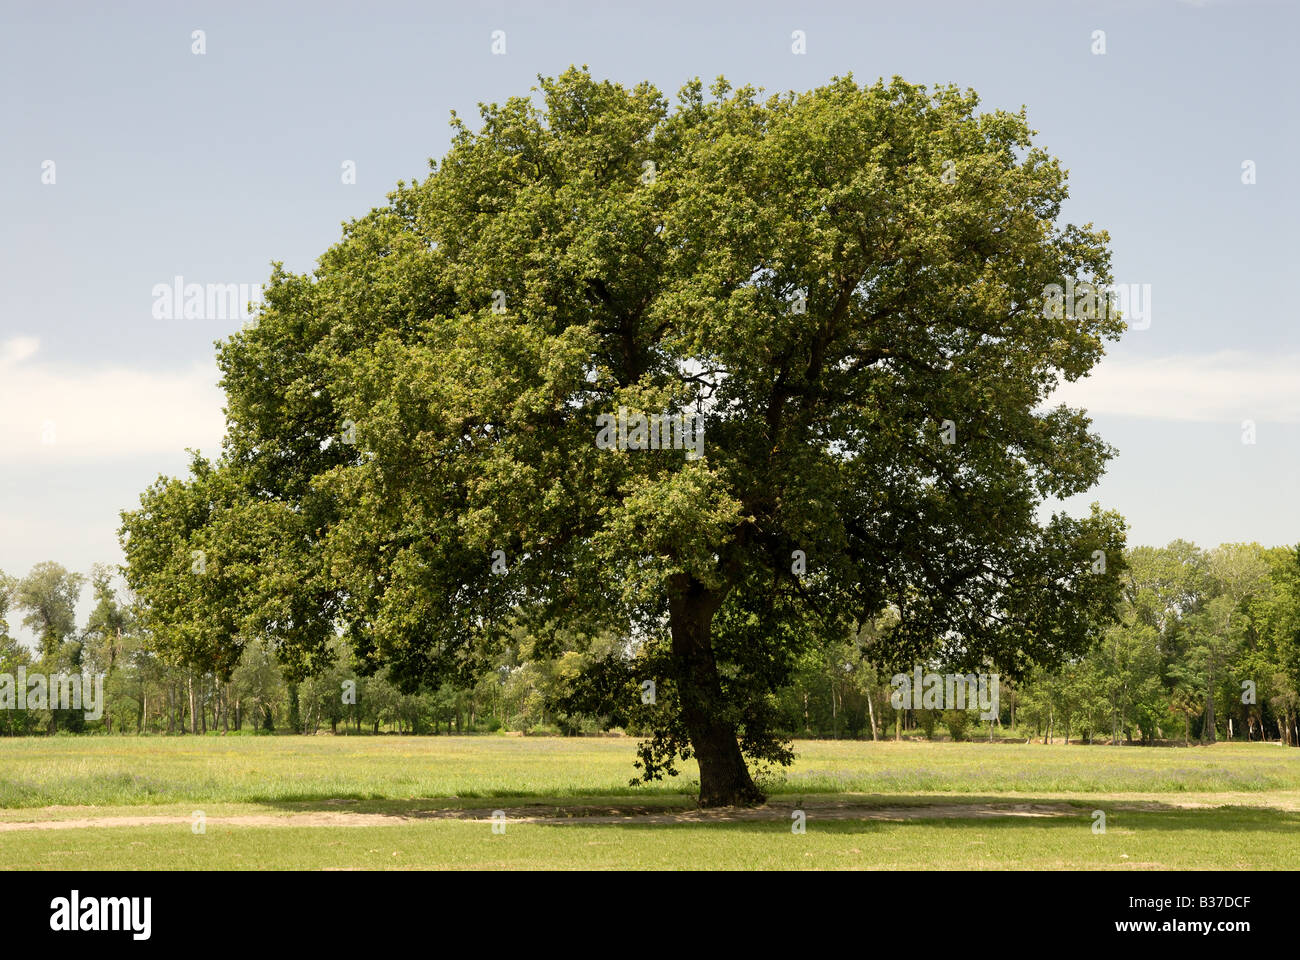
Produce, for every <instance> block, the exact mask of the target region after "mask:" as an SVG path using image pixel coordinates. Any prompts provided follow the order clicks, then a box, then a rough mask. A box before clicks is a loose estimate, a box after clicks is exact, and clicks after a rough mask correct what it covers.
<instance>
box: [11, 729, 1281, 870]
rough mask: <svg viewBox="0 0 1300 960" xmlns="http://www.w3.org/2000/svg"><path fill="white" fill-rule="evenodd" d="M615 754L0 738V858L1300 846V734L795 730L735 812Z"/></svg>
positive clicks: (551, 743) (800, 862)
mask: <svg viewBox="0 0 1300 960" xmlns="http://www.w3.org/2000/svg"><path fill="white" fill-rule="evenodd" d="M634 752H635V744H634V741H632V740H625V739H562V738H520V737H486V736H485V737H225V738H222V737H175V738H161V737H155V738H134V737H83V738H74V737H56V738H26V739H24V738H18V739H0V867H7V868H18V869H32V868H36V869H42V868H44V869H144V868H157V867H166V868H176V869H190V868H194V869H222V868H229V869H248V868H258V869H277V868H305V869H335V868H337V869H345V868H354V869H376V868H393V869H409V868H444V869H460V868H511V867H516V868H518V867H527V868H558V869H567V868H575V869H580V868H598V869H599V868H627V867H638V868H651V869H657V868H698V867H711V868H729V869H736V868H741V869H743V868H763V869H767V868H783V869H808V868H811V869H841V868H849V869H853V868H868V869H891V868H916V869H931V868H934V869H942V868H974V869H1003V868H1012V869H1014V868H1072V869H1121V870H1122V869H1160V868H1169V869H1208V868H1222V869H1252V870H1253V869H1270V868H1273V869H1277V868H1285V869H1295V868H1297V867H1300V751H1297V750H1290V749H1287V748H1284V747H1281V746H1277V745H1273V744H1220V745H1217V746H1214V747H1191V748H1138V747H1101V746H1096V747H1086V746H1080V745H1075V746H1070V747H1062V746H1051V747H1047V746H1043V745H1042V744H1035V745H1023V744H1014V745H1013V744H987V743H978V742H977V743H965V744H963V743H915V742H904V743H893V742H882V743H864V742H848V741H838V742H830V741H801V742H798V743H796V753H797V754H798V761H797V762H796V764H795V765H794V766H793V767H792V768H790V769H789V770H787V771H785V772H784V773H783V774H782V775H781V776H780V777H778V778H773V779H771V780H770V781H769V782H768V783H767V787H768V789H769V791H770V795H771V803H770V805H769V807H768V808H767V809H764V810H760V811H757V812H752V813H749V814H745V817H746V819H744V820H728V819H725V818H722V817H717V816H715V815H714V814H712V813H709V814H700V813H698V812H696V811H694V810H693V809H692V808H693V804H692V801H691V798H690V796H689V790H690V789H691V778H692V777H693V775H694V770H693V768H691V767H689V766H688V767H687V768H686V769H684V770H683V776H682V777H681V778H678V779H677V780H676V781H669V782H668V783H666V784H656V785H654V786H652V787H631V786H629V785H628V780H629V779H630V777H631V775H632V773H633V770H632V767H631V762H632V759H633V758H634ZM495 809H501V810H504V811H505V813H506V816H507V818H508V819H507V823H506V828H505V832H504V833H494V832H493V829H492V824H491V821H490V815H491V811H493V810H495ZM795 809H801V810H803V811H804V812H805V815H806V817H807V829H806V832H805V833H803V834H794V833H792V831H791V819H790V813H791V811H792V810H795ZM195 810H202V811H203V813H204V816H205V817H206V818H207V822H206V824H205V830H204V832H203V833H201V834H199V833H194V832H193V831H192V830H191V818H192V814H193V812H194V811H195ZM1094 810H1103V811H1104V812H1105V813H1106V831H1105V833H1104V834H1098V833H1094V832H1093V829H1092V824H1093V818H1092V812H1093V811H1094ZM112 817H117V818H121V817H126V818H130V820H129V822H126V823H124V824H122V825H105V822H104V818H112ZM142 818H147V819H142ZM539 818H540V819H539ZM54 821H65V822H64V823H63V824H62V825H60V824H58V823H55V822H54ZM91 821H100V822H98V823H92V822H91ZM74 822H75V825H73V826H69V824H70V823H74ZM108 822H109V823H112V822H113V821H108ZM37 824H40V825H41V826H40V827H39V828H36V825H37ZM20 825H21V827H22V828H21V829H18V827H19V826H20ZM60 826H61V828H59V829H53V827H60Z"/></svg>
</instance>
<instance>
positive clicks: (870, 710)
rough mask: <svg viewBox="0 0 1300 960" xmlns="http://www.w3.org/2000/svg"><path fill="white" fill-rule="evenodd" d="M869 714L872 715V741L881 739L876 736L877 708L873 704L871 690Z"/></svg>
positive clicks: (868, 706) (869, 694) (868, 693)
mask: <svg viewBox="0 0 1300 960" xmlns="http://www.w3.org/2000/svg"><path fill="white" fill-rule="evenodd" d="M867 715H868V716H869V717H871V739H872V741H876V740H879V739H880V738H879V737H877V736H876V708H875V707H873V706H872V705H871V691H870V690H868V691H867Z"/></svg>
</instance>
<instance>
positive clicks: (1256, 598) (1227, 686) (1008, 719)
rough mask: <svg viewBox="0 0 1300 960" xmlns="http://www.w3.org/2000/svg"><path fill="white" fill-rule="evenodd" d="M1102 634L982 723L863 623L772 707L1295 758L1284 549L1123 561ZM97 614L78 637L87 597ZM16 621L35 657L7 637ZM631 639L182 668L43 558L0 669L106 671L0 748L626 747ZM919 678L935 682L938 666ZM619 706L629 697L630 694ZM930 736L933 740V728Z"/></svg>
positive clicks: (542, 641) (37, 713)
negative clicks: (570, 743) (42, 738)
mask: <svg viewBox="0 0 1300 960" xmlns="http://www.w3.org/2000/svg"><path fill="white" fill-rule="evenodd" d="M1125 560H1126V569H1125V570H1124V573H1123V581H1124V592H1123V598H1122V601H1121V610H1120V612H1119V617H1118V621H1117V622H1116V623H1115V624H1114V625H1113V626H1111V627H1109V628H1108V629H1107V630H1106V631H1105V632H1104V633H1103V635H1102V637H1101V638H1100V640H1099V641H1098V642H1097V643H1096V644H1095V645H1094V646H1093V647H1092V648H1091V649H1090V650H1089V651H1088V652H1087V653H1086V654H1085V655H1084V656H1082V657H1079V658H1077V659H1075V660H1072V661H1070V662H1068V663H1066V664H1064V665H1063V666H1062V667H1061V668H1059V669H1057V670H1052V671H1047V670H1042V669H1036V670H1032V671H1030V672H1028V673H1027V674H1025V675H1023V676H1019V677H1013V676H1010V675H1004V676H1000V678H999V681H1000V683H999V692H1000V704H999V711H998V714H997V716H996V718H994V719H992V720H990V721H989V722H988V723H987V724H984V723H982V722H981V721H980V719H979V718H978V716H977V714H976V713H975V712H973V711H971V710H966V711H957V710H952V709H947V710H939V709H933V710H929V709H895V707H894V706H893V705H892V704H891V694H892V693H893V692H894V689H895V685H894V684H892V683H891V677H892V676H893V675H894V674H895V673H904V672H910V670H911V669H912V668H913V665H911V664H902V663H899V662H896V661H894V660H892V659H891V656H890V643H889V634H890V626H891V624H890V622H889V618H888V616H886V617H885V618H883V619H882V620H879V621H876V622H872V623H869V624H863V625H860V627H859V629H858V630H857V631H856V633H855V634H854V635H852V636H848V637H845V638H844V640H843V641H842V642H840V643H838V644H828V645H821V646H817V647H815V648H813V649H812V650H810V651H809V652H808V653H807V654H806V655H805V656H804V657H803V659H801V661H800V663H799V666H798V669H797V670H796V672H795V675H794V678H793V682H792V683H791V684H789V685H788V686H787V687H785V688H784V689H783V690H781V691H780V693H779V694H778V696H777V697H776V698H775V702H774V703H772V704H771V705H770V706H771V709H772V710H773V712H774V715H775V717H776V720H777V724H778V727H779V729H780V730H782V731H783V733H784V734H785V735H787V736H792V737H836V738H866V739H885V738H896V737H903V736H908V737H912V736H925V737H939V736H944V735H946V736H949V737H951V738H953V739H958V740H960V739H972V738H983V737H989V738H994V737H996V738H998V739H1005V738H1009V737H1016V736H1018V737H1021V738H1024V739H1033V740H1041V741H1042V742H1044V743H1053V742H1061V741H1067V742H1088V743H1096V742H1107V743H1117V742H1129V743H1145V744H1154V743H1159V742H1170V741H1173V742H1182V743H1190V742H1203V743H1213V742H1215V741H1217V740H1221V739H1233V740H1280V741H1282V742H1283V743H1286V744H1288V745H1290V746H1297V745H1300V729H1298V727H1297V723H1298V721H1300V548H1295V549H1291V548H1273V549H1266V548H1263V547H1260V546H1259V545H1258V544H1223V545H1221V546H1219V547H1216V548H1213V549H1210V550H1203V549H1201V548H1198V547H1197V546H1195V545H1194V544H1191V543H1188V542H1185V541H1175V542H1173V543H1171V544H1169V545H1168V546H1167V547H1163V548H1153V547H1137V548H1134V549H1131V550H1129V551H1128V552H1127V554H1126V558H1125ZM87 586H89V588H90V589H91V591H92V594H93V600H94V606H93V607H92V609H91V612H90V615H89V617H88V618H87V620H86V622H85V624H84V625H82V626H78V624H77V618H76V605H77V603H78V601H79V599H80V597H81V595H82V593H83V591H84V590H85V589H86V587H87ZM11 614H12V615H15V616H16V615H21V616H22V621H21V622H22V624H23V625H24V626H25V627H27V628H28V629H29V630H30V631H31V632H32V634H33V635H34V637H35V639H36V647H35V649H34V650H33V649H28V647H26V646H24V645H23V644H21V643H19V642H18V641H17V640H16V639H15V638H14V637H12V636H11V635H10V632H9V622H8V617H9V616H10V615H11ZM637 647H638V644H637V643H636V642H635V641H634V640H630V639H628V638H623V637H619V636H617V635H615V634H613V633H600V632H596V633H582V632H578V631H571V630H567V629H564V628H557V629H556V630H554V631H553V632H552V633H550V634H549V635H547V636H545V637H539V636H535V635H533V634H530V633H528V632H527V631H526V630H524V629H523V628H522V627H521V628H520V629H518V630H516V631H515V632H514V633H513V635H512V636H511V637H510V638H509V641H508V642H506V643H505V644H503V645H502V646H501V648H500V649H498V650H497V651H495V653H494V654H493V655H492V656H491V657H489V658H487V659H486V660H485V661H483V662H481V663H479V664H477V666H476V668H475V669H474V670H472V671H470V672H469V675H468V677H467V679H466V680H465V682H462V683H444V684H442V685H440V686H439V687H437V688H436V689H429V688H422V689H415V690H409V689H403V688H402V687H401V686H399V685H398V684H397V683H395V682H393V681H392V680H391V679H390V678H389V677H388V676H387V675H386V673H385V672H384V671H382V670H381V671H378V672H375V673H372V674H371V675H368V676H367V675H364V671H359V670H358V667H359V666H363V665H362V664H359V663H358V660H357V658H356V657H355V655H354V651H352V650H351V649H350V648H349V647H348V645H347V644H346V643H345V642H344V641H343V640H342V639H341V638H340V639H337V640H336V641H335V642H334V643H333V644H332V647H331V650H330V655H329V657H327V658H324V659H322V660H321V661H320V662H317V663H314V664H311V665H309V669H304V668H303V666H302V665H293V664H282V663H281V662H280V661H279V659H278V658H277V656H276V651H275V650H274V649H273V647H272V645H271V644H270V643H268V642H267V641H266V640H264V639H254V640H251V641H249V642H247V643H245V644H244V645H243V648H242V652H241V655H240V657H239V659H238V660H237V662H235V663H234V664H233V665H231V666H230V667H229V668H228V669H221V667H220V666H219V665H216V664H212V663H207V664H204V663H199V662H195V658H193V657H191V658H186V657H184V656H182V655H181V653H180V651H181V650H183V649H190V650H193V647H189V648H186V647H185V646H183V645H178V644H175V643H168V642H165V641H164V639H163V638H161V637H160V636H159V635H158V634H157V633H156V632H155V631H154V630H153V629H151V626H150V611H148V610H147V609H143V608H142V607H141V605H140V604H139V603H138V602H136V600H135V599H134V598H133V597H132V596H131V595H130V593H129V592H128V591H126V590H124V589H123V588H121V586H120V581H119V580H118V577H117V575H116V571H115V570H114V569H113V568H111V567H109V566H106V565H102V564H101V565H96V566H95V567H94V568H92V570H91V571H90V575H89V577H87V576H84V575H82V574H79V573H76V572H72V571H69V570H67V569H65V568H64V567H62V566H60V565H59V564H57V563H50V562H46V563H40V564H37V565H36V566H35V567H33V568H32V569H31V571H30V572H29V573H28V574H27V576H25V577H23V578H21V579H18V578H13V577H9V576H6V575H4V574H3V573H0V674H9V675H11V676H12V675H16V674H17V671H18V668H19V667H20V666H21V667H24V668H26V671H27V672H29V673H31V672H35V671H39V672H44V673H45V674H47V675H49V674H55V673H59V672H67V673H73V672H77V673H85V674H89V675H95V674H102V675H103V676H104V691H105V700H106V706H105V708H104V711H103V715H102V717H101V718H100V719H98V720H94V721H88V720H86V719H85V716H84V712H83V711H77V710H62V709H17V708H8V709H0V734H4V735H10V736H12V735H24V734H47V733H55V732H71V733H83V732H84V733H91V732H104V733H132V734H140V733H150V734H169V733H170V734H187V733H188V734H202V733H209V732H221V733H232V732H252V733H256V732H281V733H305V734H311V733H316V732H321V731H330V732H333V733H353V734H357V733H368V734H377V733H381V732H397V733H412V734H433V733H448V734H455V733H471V732H495V731H502V730H505V731H519V732H525V733H536V732H554V733H560V734H568V735H573V734H581V733H596V732H599V731H602V730H605V729H608V728H610V727H611V726H618V727H621V728H622V729H624V730H625V731H626V732H628V733H630V734H633V735H637V734H639V733H641V732H642V730H641V729H640V727H641V722H640V721H639V720H638V717H639V716H640V717H643V716H644V713H641V714H638V713H637V710H634V709H633V708H632V707H633V706H636V707H638V708H640V709H642V710H652V709H653V699H654V697H653V693H652V692H651V690H652V688H651V687H648V686H647V687H643V686H641V684H643V683H644V680H650V681H652V682H653V680H654V678H653V677H652V676H651V677H646V678H644V679H642V678H640V677H638V676H636V670H637V665H638V664H640V663H643V662H644V661H642V660H639V659H638V649H637ZM611 658H613V659H616V660H619V659H621V660H624V661H626V662H627V664H628V669H629V671H630V672H629V676H630V677H631V678H632V680H633V681H634V682H633V685H632V686H631V687H629V690H630V691H639V696H640V700H641V701H642V702H641V703H639V704H635V705H630V706H629V711H628V714H627V715H626V716H621V715H620V716H610V715H591V714H588V713H584V712H582V711H581V710H575V709H574V708H573V704H574V703H575V702H580V700H581V698H580V697H575V696H574V691H573V689H572V688H573V684H574V682H575V681H576V680H577V679H578V678H579V677H580V676H582V675H583V674H584V668H585V667H586V666H589V665H590V664H591V663H592V662H594V661H605V660H609V659H611ZM921 666H922V667H923V668H924V669H927V670H930V669H937V670H943V669H945V665H944V664H941V663H931V664H922V665H921ZM637 695H638V694H637V693H635V692H634V693H629V697H632V696H637ZM940 731H943V732H942V733H941V732H940Z"/></svg>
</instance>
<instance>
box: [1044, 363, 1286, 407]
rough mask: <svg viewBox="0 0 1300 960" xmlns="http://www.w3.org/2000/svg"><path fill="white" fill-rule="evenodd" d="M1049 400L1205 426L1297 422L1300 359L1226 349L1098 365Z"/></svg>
mask: <svg viewBox="0 0 1300 960" xmlns="http://www.w3.org/2000/svg"><path fill="white" fill-rule="evenodd" d="M1051 402H1052V403H1053V404H1055V403H1066V404H1069V405H1070V406H1072V407H1084V408H1085V409H1087V410H1088V412H1089V413H1094V414H1113V415H1120V416H1130V417H1147V418H1151V419H1157V420H1185V421H1198V422H1208V423H1240V422H1241V421H1242V420H1255V421H1257V422H1260V423H1298V422H1300V354H1290V355H1287V354H1278V355H1274V356H1259V355H1251V354H1247V353H1244V352H1241V351H1235V350H1228V351H1222V352H1219V353H1210V354H1191V355H1181V356H1172V357H1161V358H1157V359H1150V360H1115V359H1109V358H1108V359H1106V360H1103V361H1102V362H1101V363H1100V364H1099V365H1098V367H1097V369H1096V370H1095V371H1094V372H1093V373H1092V375H1091V376H1089V377H1087V378H1086V379H1084V380H1080V381H1078V382H1076V383H1067V384H1063V385H1062V386H1061V388H1060V389H1058V390H1057V391H1056V393H1055V394H1054V395H1053V396H1052V398H1051Z"/></svg>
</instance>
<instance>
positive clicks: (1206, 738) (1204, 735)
mask: <svg viewBox="0 0 1300 960" xmlns="http://www.w3.org/2000/svg"><path fill="white" fill-rule="evenodd" d="M1201 742H1202V743H1214V665H1213V664H1211V665H1210V677H1209V685H1208V687H1207V689H1206V691H1205V729H1204V730H1203V731H1202V732H1201Z"/></svg>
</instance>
